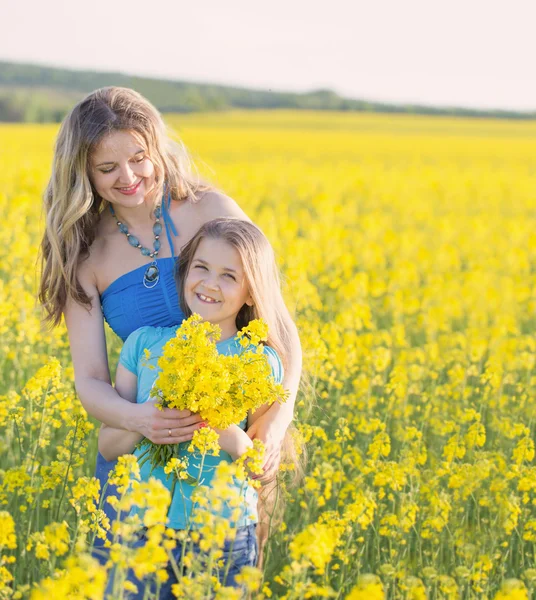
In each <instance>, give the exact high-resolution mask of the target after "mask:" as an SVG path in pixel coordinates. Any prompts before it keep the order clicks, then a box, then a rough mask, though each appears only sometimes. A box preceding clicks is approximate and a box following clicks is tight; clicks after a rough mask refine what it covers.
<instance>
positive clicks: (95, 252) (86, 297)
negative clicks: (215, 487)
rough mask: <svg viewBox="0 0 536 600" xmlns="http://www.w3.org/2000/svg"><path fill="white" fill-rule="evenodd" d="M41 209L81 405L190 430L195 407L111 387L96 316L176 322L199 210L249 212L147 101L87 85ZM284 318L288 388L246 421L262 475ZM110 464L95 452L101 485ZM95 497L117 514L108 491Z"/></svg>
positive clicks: (134, 325)
mask: <svg viewBox="0 0 536 600" xmlns="http://www.w3.org/2000/svg"><path fill="white" fill-rule="evenodd" d="M45 212H46V227H45V234H44V237H43V242H42V262H43V265H42V266H43V268H42V276H41V285H40V292H39V299H40V301H41V303H42V304H43V306H44V308H45V311H46V314H47V319H48V320H49V322H50V323H52V324H53V325H57V324H58V323H59V322H60V321H61V317H62V314H63V315H64V317H65V322H66V325H67V329H68V333H69V342H70V346H71V354H72V360H73V366H74V372H75V385H76V390H77V392H78V395H79V397H80V400H81V402H82V404H83V406H84V408H85V409H86V410H87V412H88V413H89V414H90V415H92V416H93V417H95V418H96V419H98V420H99V421H101V422H102V423H105V424H106V425H108V426H110V427H114V428H119V429H125V430H127V431H132V432H138V433H139V434H141V435H143V436H144V437H146V438H147V439H149V440H150V441H152V442H154V443H156V444H176V443H179V442H182V441H186V440H188V439H190V438H191V436H192V434H193V431H195V429H196V428H197V427H199V423H200V418H199V417H198V416H197V415H195V414H191V413H189V412H187V411H177V410H171V409H166V410H164V411H160V410H158V409H157V408H155V406H154V403H152V402H146V403H144V404H132V403H130V402H128V401H127V400H125V399H123V398H121V397H120V396H119V395H118V394H117V392H116V391H115V390H114V388H113V387H112V385H111V379H110V372H109V367H108V358H107V351H106V339H105V333H104V319H106V321H107V322H108V324H109V325H110V327H111V328H112V329H113V330H114V331H115V333H117V334H118V335H119V336H120V337H121V338H122V339H123V340H125V339H126V338H127V337H128V335H129V334H130V333H132V332H133V331H134V330H136V329H138V328H139V327H142V326H145V325H151V326H163V327H169V326H173V325H179V324H180V323H181V322H182V319H183V316H184V315H183V314H182V312H181V311H180V309H179V308H178V306H179V303H178V297H177V290H176V286H175V282H174V278H173V271H174V262H175V257H176V256H177V254H178V253H179V251H180V249H181V248H182V246H184V245H185V244H186V243H187V242H188V241H189V240H190V239H191V238H192V237H193V235H194V234H195V232H196V231H197V230H198V229H199V228H200V227H201V225H203V224H204V223H206V222H207V221H210V220H212V219H215V218H217V217H239V218H242V219H244V218H247V217H246V215H245V214H244V212H243V211H242V210H241V209H240V208H239V206H238V205H237V204H236V203H235V202H234V201H233V200H232V199H231V198H229V197H227V196H225V195H223V194H221V193H220V192H218V191H216V190H213V189H210V188H209V187H208V186H206V185H203V184H201V183H200V181H199V180H198V179H197V178H196V177H194V175H193V174H192V171H191V168H190V163H189V158H188V154H187V152H186V150H185V148H184V147H183V146H181V145H179V144H176V143H174V142H172V141H171V140H170V138H169V136H168V135H167V133H166V129H165V125H164V123H163V121H162V119H161V117H160V115H159V113H158V111H157V110H156V109H155V108H154V106H152V104H151V103H150V102H148V101H147V100H146V99H145V98H143V97H142V96H141V95H140V94H138V93H136V92H134V91H133V90H129V89H126V88H117V87H108V88H102V89H99V90H96V91H95V92H93V93H91V94H90V95H89V96H87V97H86V98H85V99H84V100H82V101H81V102H80V103H79V104H77V105H76V106H75V107H74V108H73V110H72V111H71V112H70V113H69V114H68V115H67V117H66V118H65V120H64V121H63V123H62V126H61V128H60V132H59V134H58V138H57V141H56V146H55V154H54V161H53V167H52V176H51V179H50V182H49V184H48V187H47V190H46V192H45ZM164 232H165V234H164ZM284 319H285V329H286V331H287V332H288V335H289V337H290V347H291V355H290V361H289V368H288V370H287V372H286V374H285V379H284V381H283V385H284V386H285V387H286V388H287V389H288V390H289V392H290V397H289V400H288V401H287V402H286V403H285V404H283V405H279V404H274V405H273V406H272V407H271V408H270V409H269V410H268V411H267V412H266V413H265V414H264V415H263V417H262V418H260V419H259V420H258V421H256V423H255V424H254V426H253V427H252V428H250V430H249V431H248V434H249V435H250V437H252V438H259V439H261V440H262V441H263V442H264V443H265V444H266V446H267V454H266V461H265V464H264V475H263V476H262V478H261V481H270V480H271V479H273V477H274V475H275V473H276V471H277V466H278V460H279V452H280V446H281V441H282V435H283V434H284V432H285V431H286V429H287V427H288V425H289V424H290V422H291V420H292V414H293V409H294V401H295V398H296V393H297V388H298V384H299V379H300V373H301V348H300V342H299V338H298V334H297V331H296V328H295V326H294V323H293V321H292V319H291V317H290V315H289V314H288V312H287V313H286V314H285V317H284ZM114 464H115V463H114V462H106V461H105V460H104V458H103V457H102V456H101V455H100V454H99V456H98V458H97V472H96V474H97V476H98V477H99V479H100V481H101V488H102V486H104V484H105V482H106V480H107V478H108V473H109V471H110V469H111V468H112V467H113V466H114ZM109 491H111V490H109ZM108 493H109V492H108ZM104 508H105V510H106V512H107V513H108V515H109V516H110V517H113V516H114V514H113V510H112V509H111V507H110V505H109V504H108V503H107V502H105V503H104Z"/></svg>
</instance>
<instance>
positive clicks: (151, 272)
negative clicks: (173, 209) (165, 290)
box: [109, 204, 162, 289]
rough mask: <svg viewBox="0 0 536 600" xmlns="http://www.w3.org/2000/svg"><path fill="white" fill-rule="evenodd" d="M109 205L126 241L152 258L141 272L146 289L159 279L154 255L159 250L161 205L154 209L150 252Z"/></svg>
mask: <svg viewBox="0 0 536 600" xmlns="http://www.w3.org/2000/svg"><path fill="white" fill-rule="evenodd" d="M109 206H110V212H111V213H112V216H113V218H114V219H115V222H116V223H117V227H119V231H120V232H121V233H124V234H125V235H126V236H127V240H128V243H129V244H130V245H131V246H132V247H133V248H139V249H140V252H141V253H142V254H143V256H148V257H150V258H152V259H153V262H152V263H150V264H149V265H148V267H147V269H145V273H144V274H143V285H144V286H145V287H146V288H148V289H150V288H154V286H155V285H156V284H157V283H158V281H159V279H160V270H159V268H158V264H157V262H156V257H157V256H158V251H159V250H160V234H161V233H162V224H161V223H160V216H161V214H162V207H161V205H158V206H157V207H156V208H155V210H154V216H155V223H154V225H153V234H154V241H153V251H152V252H151V251H150V250H149V248H146V247H145V246H142V245H141V244H140V240H139V239H138V238H137V237H136V236H135V235H132V234H131V233H129V231H128V227H127V226H126V225H125V224H124V223H122V222H121V221H120V220H119V219H118V218H117V215H116V214H115V210H114V207H113V206H112V205H111V204H109Z"/></svg>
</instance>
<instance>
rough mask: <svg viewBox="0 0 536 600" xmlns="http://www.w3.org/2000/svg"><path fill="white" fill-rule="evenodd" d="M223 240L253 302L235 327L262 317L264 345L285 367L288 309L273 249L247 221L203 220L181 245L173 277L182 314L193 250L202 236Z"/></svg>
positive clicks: (230, 218) (287, 349)
mask: <svg viewBox="0 0 536 600" xmlns="http://www.w3.org/2000/svg"><path fill="white" fill-rule="evenodd" d="M205 238H207V239H216V240H223V241H225V242H226V243H228V244H229V245H230V246H232V247H233V248H235V250H236V251H237V252H238V254H239V255H240V259H241V261H242V268H243V269H244V273H245V276H246V282H247V285H248V288H249V293H250V295H251V298H252V299H253V305H252V306H248V305H247V304H244V306H243V307H242V308H241V309H240V311H239V313H238V315H237V317H236V327H237V329H242V327H245V326H246V325H247V324H248V323H249V322H250V321H251V320H253V319H263V320H264V321H265V322H266V324H267V325H268V341H267V345H268V346H270V347H272V348H273V349H274V350H275V351H276V352H277V353H278V355H279V357H280V358H281V362H282V363H283V366H284V367H288V361H289V355H290V335H289V331H288V329H287V327H286V325H285V317H288V309H287V307H286V305H285V302H284V300H283V295H282V294H281V282H280V278H279V270H278V268H277V264H276V260H275V256H274V251H273V249H272V246H271V244H270V242H269V241H268V239H267V238H266V236H265V235H264V233H263V232H262V231H261V230H260V229H259V228H258V227H257V226H256V225H254V224H253V223H251V222H250V221H243V220H241V219H237V218H233V217H221V218H219V219H214V220H212V221H209V222H208V223H205V224H204V225H203V226H202V227H201V228H200V229H199V230H198V231H197V233H196V234H195V235H194V237H193V238H192V239H191V240H190V241H189V242H188V243H187V244H186V245H185V246H184V248H182V249H181V252H180V256H179V258H178V259H177V269H176V281H177V286H178V290H179V301H180V305H181V308H182V310H183V311H184V314H185V315H186V316H187V317H188V316H190V315H191V311H190V309H189V307H188V305H187V303H186V299H185V296H184V285H183V283H184V281H186V276H187V275H188V271H189V270H190V266H191V264H192V261H193V259H194V256H195V253H196V251H197V248H198V247H199V244H200V243H201V240H203V239H205Z"/></svg>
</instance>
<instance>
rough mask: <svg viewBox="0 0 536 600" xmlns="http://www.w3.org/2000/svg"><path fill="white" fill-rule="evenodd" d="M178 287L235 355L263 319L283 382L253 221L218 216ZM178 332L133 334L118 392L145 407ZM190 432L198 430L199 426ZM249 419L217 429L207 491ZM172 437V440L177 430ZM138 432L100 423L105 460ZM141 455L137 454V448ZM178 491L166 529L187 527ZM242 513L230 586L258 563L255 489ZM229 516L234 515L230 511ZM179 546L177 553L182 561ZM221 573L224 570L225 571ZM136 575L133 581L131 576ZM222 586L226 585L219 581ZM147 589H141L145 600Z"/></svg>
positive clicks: (197, 242)
mask: <svg viewBox="0 0 536 600" xmlns="http://www.w3.org/2000/svg"><path fill="white" fill-rule="evenodd" d="M177 283H178V284H179V287H180V305H181V309H182V310H183V311H184V314H185V315H186V316H189V315H190V314H192V312H196V313H198V314H200V315H201V317H202V318H203V319H205V320H207V321H210V322H211V323H213V324H217V325H219V326H220V328H221V332H222V333H221V338H220V342H219V343H218V344H217V348H218V351H219V352H220V353H226V354H236V353H239V352H240V351H241V346H240V344H239V342H238V338H237V337H236V333H237V331H238V330H239V329H241V328H242V327H244V326H246V325H247V324H248V323H249V322H250V321H251V320H252V319H257V318H262V319H264V320H265V321H266V323H267V324H268V328H269V337H268V341H267V344H266V345H265V347H264V352H265V354H266V356H267V358H268V360H269V362H270V364H271V366H272V373H273V376H274V379H275V380H276V382H277V383H280V382H281V381H282V379H283V369H284V365H286V364H288V357H289V353H290V347H291V342H290V339H289V336H288V334H287V331H286V329H285V327H284V303H283V298H282V295H281V290H280V283H279V276H278V272H277V267H276V264H275V259H274V254H273V251H272V248H271V246H270V243H269V242H268V240H267V239H266V237H265V236H264V235H263V234H262V232H261V231H260V230H259V229H258V228H257V227H256V226H255V225H253V224H252V223H250V222H248V221H243V220H238V219H231V218H220V219H215V220H213V221H210V222H208V223H206V224H205V225H203V226H202V227H201V229H200V230H199V231H198V232H197V233H196V234H195V235H194V237H193V238H192V240H191V241H190V242H189V243H188V244H187V245H186V246H185V247H184V249H183V251H182V253H181V256H180V258H179V261H178V268H177ZM175 333H176V327H142V328H141V329H138V330H136V331H135V332H134V333H132V334H131V335H130V336H129V337H128V339H127V340H126V342H125V345H124V346H123V349H122V351H121V355H120V358H119V365H118V368H117V376H116V389H117V391H118V393H119V394H120V395H121V396H122V397H123V398H126V399H127V400H129V401H130V402H137V403H144V402H146V401H147V399H148V398H149V396H150V391H151V387H152V385H153V383H154V381H155V380H156V378H157V376H158V367H157V361H158V358H159V357H160V356H161V353H162V348H163V346H164V345H165V343H166V342H167V341H168V340H169V339H171V338H172V337H174V336H175ZM145 349H148V350H149V351H150V356H151V358H150V361H149V362H150V365H151V366H153V367H155V368H148V366H146V365H147V363H146V356H145V352H144V351H145ZM266 410H268V407H266V406H264V407H261V408H259V409H258V410H257V411H255V412H254V413H253V414H250V415H249V416H248V419H247V427H248V428H249V427H252V426H253V424H254V423H255V422H256V421H257V420H258V419H259V418H261V416H262V414H263V413H265V412H266ZM190 427H191V430H192V431H193V430H195V428H198V427H199V423H196V424H194V425H192V426H190ZM245 429H246V422H245V421H243V422H242V423H240V424H236V425H232V426H231V427H229V428H228V429H226V430H224V431H219V434H220V445H221V448H222V450H223V451H224V452H223V453H221V455H220V456H218V457H209V456H207V457H206V458H205V465H204V467H203V471H202V473H201V474H199V472H198V470H195V471H194V472H192V473H191V474H192V475H193V476H194V477H195V478H196V479H197V478H198V477H199V475H201V478H202V479H203V480H204V485H208V486H210V484H211V481H212V477H213V474H214V467H215V466H216V465H217V464H218V463H219V462H220V461H224V460H225V461H228V462H230V461H232V460H236V459H237V458H238V457H240V456H241V455H242V454H243V453H244V452H245V450H246V449H247V448H248V447H249V446H251V445H252V441H251V438H250V437H249V436H248V435H247V434H246V432H245ZM168 435H169V437H175V432H174V431H173V430H172V428H169V431H168ZM142 437H143V436H141V435H140V434H138V433H130V432H125V431H121V430H118V429H113V428H110V427H107V426H106V425H103V426H102V428H101V431H100V435H99V450H100V451H101V452H102V454H103V456H104V457H105V458H106V459H108V460H112V459H116V458H117V457H118V456H120V455H122V454H125V453H131V452H132V451H133V450H134V446H135V445H136V444H137V443H138V442H139V441H140V440H141V439H142ZM187 446H188V444H183V445H182V446H181V447H180V455H181V457H182V456H184V457H188V456H189V453H188V451H187ZM137 452H139V451H137ZM150 475H151V465H150V464H149V463H145V464H143V465H142V467H141V477H142V480H144V479H148V478H149V476H150ZM152 476H156V477H157V478H159V479H161V480H162V482H163V483H164V484H166V485H167V486H168V487H170V484H169V482H168V480H167V478H166V475H165V474H164V470H163V468H155V469H153V470H152ZM181 487H182V489H181V490H179V489H178V486H177V489H176V491H175V493H174V496H173V498H172V503H171V508H170V511H169V515H168V519H169V520H168V526H169V527H173V528H175V529H187V528H188V522H189V517H190V514H191V509H192V503H191V500H190V497H191V493H192V491H193V488H192V486H189V485H188V484H186V483H184V482H183V483H182V484H181ZM242 504H243V506H242V516H241V517H240V519H239V520H238V522H237V523H234V524H233V525H234V526H236V527H237V528H238V529H237V533H236V539H235V541H234V546H233V548H234V549H233V553H232V556H230V555H229V548H228V547H226V548H225V549H224V561H226V562H227V561H230V562H231V565H230V568H229V571H228V575H227V580H226V582H225V584H226V585H232V586H236V582H235V580H234V577H235V575H236V574H237V573H238V572H239V570H240V568H241V567H243V566H245V565H249V566H254V565H255V564H256V559H257V543H256V536H255V533H254V529H255V523H256V522H257V517H258V516H257V498H256V494H255V493H254V491H253V489H252V488H251V487H246V489H245V490H243V499H242ZM228 514H230V513H228ZM180 553H181V548H178V549H176V550H175V556H176V557H180ZM220 573H221V574H223V573H224V570H221V571H220ZM168 574H169V579H168V582H167V583H166V584H165V585H164V588H163V590H162V591H161V595H160V597H161V598H167V597H171V595H170V590H171V585H172V584H173V583H175V582H176V578H175V576H174V572H173V570H172V569H171V568H170V567H169V568H168ZM132 577H133V576H132ZM222 583H223V582H222ZM142 588H143V586H142V585H139V582H138V589H139V590H140V592H139V593H140V594H141V595H140V597H142V596H143V589H142Z"/></svg>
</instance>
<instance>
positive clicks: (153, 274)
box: [143, 261, 160, 289]
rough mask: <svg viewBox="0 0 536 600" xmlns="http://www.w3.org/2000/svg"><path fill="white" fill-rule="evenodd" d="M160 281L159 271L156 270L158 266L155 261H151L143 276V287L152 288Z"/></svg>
mask: <svg viewBox="0 0 536 600" xmlns="http://www.w3.org/2000/svg"><path fill="white" fill-rule="evenodd" d="M159 279H160V270H159V269H158V265H157V264H156V261H153V262H152V263H151V264H150V265H149V266H148V267H147V269H145V273H144V274H143V285H144V286H145V287H146V288H148V289H151V288H154V286H155V285H156V284H157V283H158V280H159Z"/></svg>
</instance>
